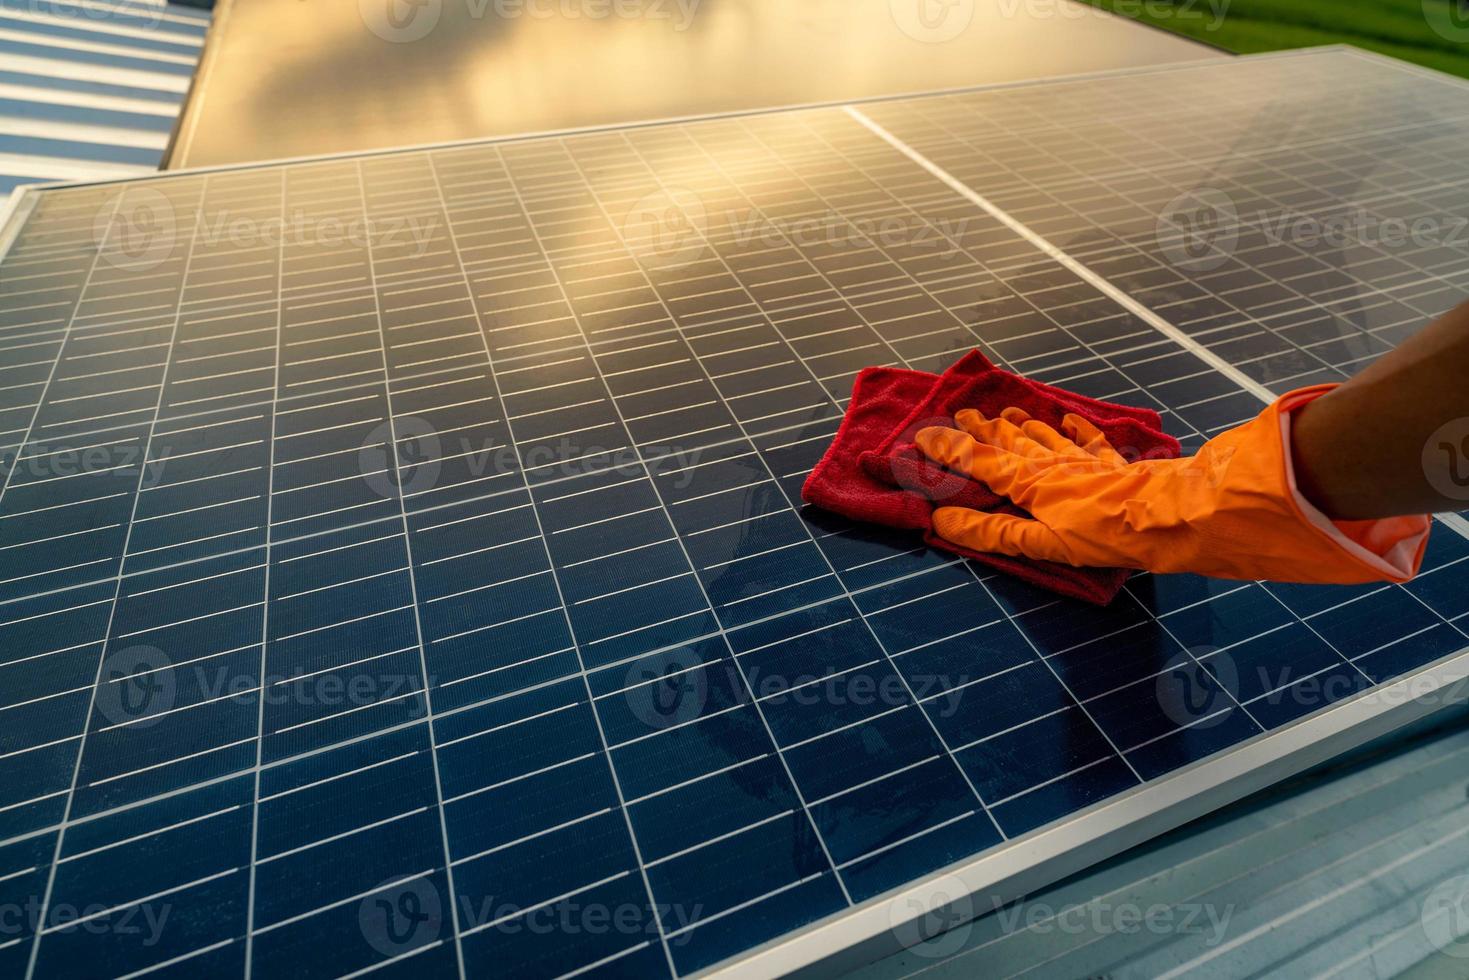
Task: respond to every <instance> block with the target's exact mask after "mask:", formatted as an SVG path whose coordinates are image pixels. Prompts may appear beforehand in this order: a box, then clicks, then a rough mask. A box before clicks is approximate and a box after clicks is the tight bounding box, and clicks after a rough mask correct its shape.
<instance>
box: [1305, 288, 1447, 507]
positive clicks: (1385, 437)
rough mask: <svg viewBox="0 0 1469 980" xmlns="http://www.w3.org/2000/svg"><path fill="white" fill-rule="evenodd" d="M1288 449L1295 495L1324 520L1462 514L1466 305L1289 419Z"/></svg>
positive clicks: (1430, 325)
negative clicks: (1303, 498) (1439, 513)
mask: <svg viewBox="0 0 1469 980" xmlns="http://www.w3.org/2000/svg"><path fill="white" fill-rule="evenodd" d="M1455 420H1459V421H1458V424H1454V425H1450V426H1449V428H1448V429H1447V430H1445V432H1440V431H1439V430H1440V429H1441V427H1443V426H1444V425H1445V424H1446V423H1451V422H1455ZM1431 437H1432V438H1433V441H1434V444H1433V445H1432V446H1427V444H1428V442H1429V440H1430V438H1431ZM1425 446H1427V452H1425ZM1292 448H1293V450H1294V460H1295V470H1296V480H1297V484H1298V486H1299V489H1300V491H1301V493H1302V494H1304V495H1305V497H1306V499H1307V500H1309V501H1311V502H1312V503H1313V504H1315V505H1316V506H1317V507H1318V508H1319V509H1320V510H1321V511H1322V512H1323V513H1324V514H1326V515H1327V516H1328V517H1330V518H1332V519H1335V520H1366V519H1370V518H1378V517H1394V516H1398V515H1402V514H1426V513H1433V512H1439V511H1449V510H1463V509H1466V508H1469V485H1466V484H1469V303H1463V304H1460V305H1459V306H1457V307H1455V308H1454V309H1452V310H1450V311H1449V312H1448V313H1445V314H1444V315H1443V316H1441V317H1439V318H1438V319H1437V320H1435V321H1433V322H1432V323H1431V324H1429V325H1428V326H1427V327H1425V328H1424V329H1423V330H1421V331H1420V332H1418V333H1417V334H1415V335H1414V336H1413V337H1411V338H1409V339H1408V340H1407V341H1406V342H1405V343H1403V344H1402V345H1401V346H1399V347H1398V348H1397V349H1396V350H1393V351H1389V352H1388V353H1387V354H1384V355H1383V356H1382V357H1381V358H1380V359H1378V360H1377V361H1376V362H1375V363H1373V364H1372V365H1371V366H1369V367H1368V368H1366V369H1365V370H1363V371H1362V372H1361V373H1360V374H1358V375H1356V376H1355V377H1353V378H1351V379H1350V380H1349V381H1347V382H1346V383H1345V384H1343V385H1342V386H1341V387H1340V388H1337V389H1336V390H1335V391H1332V392H1330V393H1328V394H1326V395H1323V396H1322V397H1320V398H1318V399H1316V400H1315V401H1313V402H1311V403H1310V404H1308V405H1306V406H1304V407H1302V408H1301V409H1300V410H1299V411H1297V412H1296V413H1295V416H1294V420H1293V424H1292ZM1438 488H1447V489H1448V490H1449V492H1453V491H1454V490H1459V495H1458V496H1448V495H1446V494H1445V493H1443V492H1441V491H1440V489H1438ZM1460 488H1462V489H1460Z"/></svg>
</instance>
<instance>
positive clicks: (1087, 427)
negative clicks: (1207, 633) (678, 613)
mask: <svg viewBox="0 0 1469 980" xmlns="http://www.w3.org/2000/svg"><path fill="white" fill-rule="evenodd" d="M1333 387H1335V386H1334V385H1318V386H1316V387H1313V388H1303V389H1300V390H1299V391H1294V392H1291V393H1290V394H1288V395H1284V396H1282V397H1281V398H1279V399H1277V400H1276V401H1275V403H1274V404H1272V405H1271V406H1270V407H1269V408H1267V409H1265V411H1263V412H1261V413H1260V415H1259V416H1258V417H1256V418H1255V419H1253V420H1252V421H1250V422H1246V423H1245V424H1244V425H1241V426H1239V427H1237V428H1234V429H1230V430H1229V431H1228V432H1225V433H1223V434H1222V435H1219V436H1216V437H1215V438H1213V439H1210V440H1209V441H1208V442H1207V443H1205V444H1204V445H1203V447H1202V448H1200V449H1199V451H1198V453H1197V454H1196V455H1194V456H1191V457H1186V458H1183V459H1154V460H1141V461H1138V462H1135V463H1129V462H1127V460H1126V459H1124V458H1123V456H1122V455H1120V454H1119V453H1118V452H1117V450H1116V449H1114V448H1113V447H1112V446H1110V445H1108V443H1107V440H1106V438H1105V437H1103V435H1102V434H1101V433H1100V432H1098V431H1097V429H1096V427H1095V426H1093V425H1092V424H1091V423H1090V422H1088V421H1086V420H1085V419H1083V418H1080V417H1079V416H1076V415H1067V416H1066V417H1065V419H1064V420H1063V422H1062V427H1061V428H1062V431H1061V432H1057V431H1056V430H1055V429H1053V428H1051V427H1050V426H1048V425H1046V424H1045V423H1043V422H1038V421H1036V420H1034V419H1030V418H1029V417H1028V416H1027V415H1026V414H1025V413H1024V412H1022V411H1020V410H1018V409H1006V410H1005V412H1004V413H1002V415H1001V417H1000V418H997V419H987V418H985V417H984V416H983V415H981V414H980V413H979V412H977V411H974V410H972V409H971V410H966V411H962V412H960V413H959V414H958V415H956V416H955V419H954V421H955V422H956V423H958V425H959V426H960V428H959V429H950V428H945V427H933V428H927V429H923V430H921V431H920V432H919V433H918V435H917V437H916V441H917V443H918V446H919V447H920V448H921V449H922V450H923V452H924V453H925V454H927V455H928V457H929V458H930V459H933V460H934V461H935V462H938V463H941V464H943V465H944V466H947V467H948V468H949V469H952V470H956V471H958V472H961V473H967V474H968V475H970V476H972V477H973V478H975V479H977V480H981V481H983V482H984V483H987V484H989V486H990V489H992V490H994V491H995V492H996V493H998V494H1001V495H1003V496H1006V497H1009V498H1010V499H1011V500H1012V501H1014V502H1015V503H1016V504H1018V505H1019V506H1021V507H1023V508H1024V509H1025V510H1027V511H1029V512H1030V514H1031V516H1032V518H1033V519H1031V520H1027V519H1025V518H1022V517H1014V516H1011V515H1008V514H986V513H981V512H979V511H974V510H969V509H967V508H962V507H940V508H939V509H938V510H936V511H935V512H934V515H933V528H934V531H935V532H936V533H937V534H938V535H939V536H940V537H942V538H944V539H945V540H947V541H952V542H954V543H955V544H959V545H963V546H965V547H967V548H972V549H974V550H976V551H994V552H1000V553H1001V554H1006V555H1024V556H1026V557H1028V558H1043V559H1047V560H1049V561H1057V562H1065V563H1067V564H1071V565H1095V566H1114V567H1120V568H1140V569H1147V570H1149V571H1153V572H1195V573H1198V574H1201V575H1210V576H1214V577H1217V578H1232V579H1273V580H1275V581H1280V582H1313V583H1333V584H1356V583H1363V582H1375V581H1392V582H1402V581H1406V580H1407V579H1409V578H1411V577H1412V576H1413V575H1414V574H1415V573H1416V572H1417V570H1418V566H1419V564H1420V563H1421V562H1422V560H1423V550H1424V547H1425V546H1426V545H1427V542H1428V532H1429V527H1430V524H1431V519H1430V518H1429V517H1428V516H1426V515H1425V516H1412V517H1394V518H1386V519H1383V520H1375V521H1332V520H1330V519H1329V518H1327V517H1326V516H1325V515H1324V514H1322V513H1321V512H1320V511H1319V510H1317V509H1316V508H1315V507H1313V506H1312V505H1311V503H1310V502H1309V501H1307V500H1306V499H1305V498H1304V497H1302V496H1301V495H1300V494H1299V492H1298V491H1297V490H1296V487H1295V476H1294V474H1293V472H1292V463H1291V458H1290V452H1289V448H1288V447H1289V445H1290V412H1291V411H1292V410H1294V409H1296V408H1299V407H1300V406H1302V405H1304V404H1306V402H1309V401H1310V400H1312V399H1313V398H1316V397H1318V396H1320V395H1323V394H1325V393H1326V392H1327V391H1329V390H1331V388H1333Z"/></svg>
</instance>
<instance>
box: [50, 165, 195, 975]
mask: <svg viewBox="0 0 1469 980" xmlns="http://www.w3.org/2000/svg"><path fill="white" fill-rule="evenodd" d="M208 189H209V181H208V178H204V179H203V180H201V181H200V182H199V189H198V194H199V199H198V203H197V205H196V206H195V207H194V208H193V209H192V212H193V222H192V226H191V228H190V232H191V233H190V236H189V245H188V250H187V252H186V255H185V258H184V262H183V270H182V274H181V276H180V283H179V286H178V296H179V298H182V296H183V293H184V289H185V288H186V286H187V282H188V271H189V262H190V259H191V258H192V254H193V246H194V242H195V240H196V236H197V234H198V230H199V226H200V224H201V222H202V219H203V214H204V206H205V201H206V200H207V196H208ZM99 251H100V249H99ZM80 305H81V301H80V300H79V301H78V306H80ZM181 319H182V314H181V313H177V314H175V316H174V317H173V324H172V328H171V330H170V338H169V343H170V345H172V343H173V340H174V338H175V337H176V336H177V332H178V326H179V322H180V320H181ZM165 374H166V372H165ZM153 389H156V390H157V395H156V396H155V400H154V406H153V412H152V415H153V418H152V421H150V422H149V423H148V429H147V434H146V436H145V437H144V439H143V451H144V458H145V459H146V455H147V451H148V448H149V446H150V445H151V443H152V438H153V428H154V426H155V425H156V423H157V419H158V412H159V410H160V409H161V408H162V405H163V385H162V382H161V380H160V382H159V383H158V384H155V385H151V386H146V387H145V390H149V391H151V390H153ZM146 472H147V471H146V468H145V467H144V466H143V465H139V466H138V472H137V475H136V486H135V487H134V489H133V494H132V500H131V509H132V514H133V515H136V512H137V505H138V500H139V499H140V496H141V493H140V492H141V488H142V484H143V480H144V477H145V475H146ZM131 533H132V527H131V520H130V521H129V524H128V528H127V530H126V531H125V532H124V534H123V544H122V549H121V550H122V552H123V554H126V551H127V542H128V540H129V539H130V537H131ZM123 560H124V561H125V559H123ZM120 592H121V579H119V580H118V581H117V584H116V587H115V588H114V590H113V594H112V600H111V603H110V604H109V606H108V613H107V620H106V624H105V626H104V627H103V629H102V650H101V651H99V653H98V655H97V665H96V668H95V673H94V677H93V680H92V684H91V691H90V692H89V695H88V698H87V701H86V708H85V712H84V713H83V715H82V731H81V734H80V738H79V740H78V745H77V748H76V752H75V756H74V759H73V762H72V766H71V775H70V787H69V789H68V790H67V792H66V794H65V800H64V806H63V809H62V811H61V821H62V823H63V825H64V823H65V821H66V820H67V818H68V817H69V816H70V814H71V811H72V808H73V806H74V804H75V801H76V797H77V791H78V786H79V780H80V779H81V774H82V771H83V761H84V759H85V757H86V747H87V737H88V735H89V734H90V732H91V730H92V729H93V726H94V720H93V717H92V716H93V713H94V711H96V710H97V704H96V695H97V692H98V689H99V686H100V684H101V680H102V678H103V670H104V666H105V663H106V654H107V652H108V650H109V649H110V647H111V644H112V632H113V622H114V617H115V615H116V610H117V604H118V597H119V594H120ZM64 845H65V828H64V826H63V828H62V829H61V830H58V832H57V834H56V840H55V844H54V850H53V851H52V856H51V861H50V866H49V868H48V870H47V873H46V884H45V889H44V891H43V892H42V897H41V906H40V913H39V914H38V915H37V917H36V922H37V923H38V924H37V926H36V927H35V932H34V934H33V935H32V936H30V937H27V938H29V940H30V941H29V942H28V943H27V944H26V946H28V950H27V960H26V967H25V975H26V976H27V977H30V976H31V975H33V974H34V972H35V969H36V964H37V960H38V955H39V953H40V947H41V943H42V937H43V936H44V935H45V923H46V922H47V916H46V913H47V910H48V908H49V907H50V904H51V901H52V898H53V895H54V893H55V888H56V878H57V870H58V866H59V862H60V859H61V857H62V854H63V848H64Z"/></svg>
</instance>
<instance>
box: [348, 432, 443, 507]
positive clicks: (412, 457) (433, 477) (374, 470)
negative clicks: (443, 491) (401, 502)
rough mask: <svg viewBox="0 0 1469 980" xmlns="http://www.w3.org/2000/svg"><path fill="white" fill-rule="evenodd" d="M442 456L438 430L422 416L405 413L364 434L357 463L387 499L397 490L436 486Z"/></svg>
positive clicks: (412, 491)
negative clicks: (365, 435) (394, 443)
mask: <svg viewBox="0 0 1469 980" xmlns="http://www.w3.org/2000/svg"><path fill="white" fill-rule="evenodd" d="M395 438H396V440H397V444H396V446H394V445H393V442H394V439H395ZM442 456H443V453H442V446H441V444H440V442H439V433H438V430H437V429H435V428H434V427H433V425H432V424H430V423H429V422H428V421H427V420H426V419H421V418H419V417H418V416H416V415H405V416H403V417H402V418H399V419H397V420H395V421H393V422H383V423H382V424H381V425H378V426H377V427H376V428H374V429H373V430H372V431H371V432H369V433H368V434H367V438H366V439H365V440H364V441H363V443H362V448H361V449H360V450H358V453H357V465H358V467H359V472H361V474H362V477H363V480H364V481H365V482H366V483H367V485H368V486H369V487H371V488H372V492H373V493H375V494H377V495H378V496H379V497H382V498H383V499H384V500H391V499H393V498H394V497H396V496H398V494H399V493H400V492H401V493H402V495H403V496H405V497H409V496H412V495H413V494H415V493H422V492H424V491H426V490H432V489H433V488H434V487H436V486H438V483H439V473H440V470H441V469H442V466H443V464H442V463H441V462H440V460H441V459H442Z"/></svg>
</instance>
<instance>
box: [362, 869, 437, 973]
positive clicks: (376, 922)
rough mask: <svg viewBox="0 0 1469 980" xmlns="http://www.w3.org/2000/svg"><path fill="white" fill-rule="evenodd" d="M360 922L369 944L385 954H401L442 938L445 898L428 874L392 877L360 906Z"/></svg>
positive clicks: (363, 934)
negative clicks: (404, 879)
mask: <svg viewBox="0 0 1469 980" xmlns="http://www.w3.org/2000/svg"><path fill="white" fill-rule="evenodd" d="M357 925H358V927H359V928H360V929H361V930H362V938H364V939H366V940H367V945H369V946H371V947H372V948H373V949H375V950H377V951H378V952H379V953H381V954H382V955H383V956H388V957H392V956H399V955H401V954H403V953H405V952H407V951H408V950H410V949H417V948H418V947H419V946H423V945H425V944H427V943H431V942H433V941H434V940H436V939H438V938H439V935H440V933H441V932H442V931H443V928H444V902H443V900H442V899H441V898H440V897H439V890H438V889H437V888H435V887H434V885H433V882H431V881H429V880H428V879H427V878H413V879H410V880H407V881H394V880H393V879H391V878H390V879H388V881H386V882H384V883H383V884H382V885H381V886H379V887H378V889H377V890H376V891H374V892H372V893H371V894H370V895H368V896H367V897H366V898H364V899H363V900H362V902H361V903H360V904H359V905H358V906H357Z"/></svg>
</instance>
